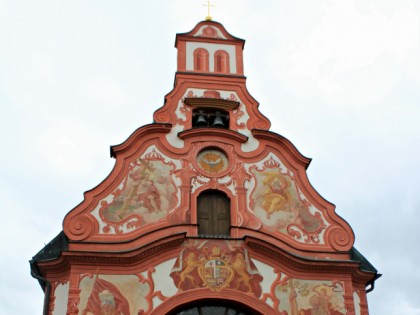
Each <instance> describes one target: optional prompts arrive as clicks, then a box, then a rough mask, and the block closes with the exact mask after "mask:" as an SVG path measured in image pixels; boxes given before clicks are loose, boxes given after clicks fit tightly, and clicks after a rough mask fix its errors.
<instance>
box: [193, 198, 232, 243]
mask: <svg viewBox="0 0 420 315" xmlns="http://www.w3.org/2000/svg"><path fill="white" fill-rule="evenodd" d="M197 223H198V235H199V236H213V237H226V236H229V235H230V233H229V231H230V199H229V198H228V197H227V196H226V194H225V193H223V192H221V191H218V190H206V191H204V192H202V193H201V194H200V195H199V196H198V199H197Z"/></svg>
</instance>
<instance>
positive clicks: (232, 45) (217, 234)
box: [31, 20, 380, 315]
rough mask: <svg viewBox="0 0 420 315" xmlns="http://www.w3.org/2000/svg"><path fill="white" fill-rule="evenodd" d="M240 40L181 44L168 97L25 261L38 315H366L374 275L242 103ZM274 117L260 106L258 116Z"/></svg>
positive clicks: (194, 34) (249, 101)
mask: <svg viewBox="0 0 420 315" xmlns="http://www.w3.org/2000/svg"><path fill="white" fill-rule="evenodd" d="M244 43H245V41H244V40H242V39H239V38H236V37H234V36H232V35H230V34H229V33H228V32H227V31H226V29H225V28H224V26H223V25H222V24H220V23H217V22H214V21H211V20H206V21H202V22H199V23H198V24H197V25H196V26H195V27H194V28H193V29H192V30H191V31H190V32H187V33H182V34H177V35H176V41H175V47H176V48H177V49H178V55H177V72H176V76H175V83H174V88H173V90H172V91H171V92H170V93H168V94H167V95H166V97H165V102H164V104H163V105H162V106H161V107H160V108H159V109H157V110H156V111H155V113H154V115H153V120H154V122H153V123H152V124H150V125H145V126H141V127H140V128H138V129H137V130H136V131H134V132H133V134H131V135H130V136H129V137H128V139H127V140H126V141H124V142H123V143H121V144H119V145H117V146H113V147H111V156H112V157H113V158H115V160H116V162H115V167H114V168H113V170H112V172H111V173H110V175H109V176H108V177H107V178H105V179H104V181H102V182H101V183H100V184H99V185H98V186H97V187H95V188H93V189H92V190H89V191H87V192H86V193H85V194H84V200H83V201H82V202H81V203H80V204H79V205H77V206H76V207H75V208H74V209H72V210H71V211H70V212H69V213H68V214H67V215H66V217H65V218H64V221H63V232H62V233H60V234H59V235H58V236H57V237H56V238H55V239H54V240H52V241H51V242H50V243H49V244H48V245H46V246H45V248H43V249H42V250H41V251H40V252H39V253H38V254H36V255H35V256H34V257H33V259H32V260H31V271H32V275H33V276H34V277H35V278H36V279H38V281H39V282H40V284H41V287H42V288H43V289H44V292H45V301H46V302H45V312H44V313H45V314H54V315H59V314H71V315H76V314H77V315H89V314H95V315H96V314H114V315H116V314H118V315H129V314H136V315H139V314H144V315H149V314H150V315H161V314H171V315H181V314H186V312H187V313H188V314H197V315H198V314H227V313H229V314H231V313H232V314H261V315H267V314H278V315H303V314H307V315H310V314H315V313H316V314H333V315H340V314H349V315H350V314H351V315H353V314H363V315H366V314H368V307H367V298H366V294H367V292H369V291H370V290H372V289H373V287H374V282H375V280H376V279H377V278H379V276H380V274H378V272H377V270H376V269H375V268H374V267H373V266H372V265H371V264H370V263H369V262H368V261H367V260H366V259H365V258H364V257H363V256H362V255H361V254H360V253H359V252H358V251H357V250H356V249H355V248H354V247H353V244H354V233H353V230H352V229H351V227H350V225H349V224H348V223H347V222H346V221H345V220H344V219H342V218H341V217H340V216H338V215H337V213H336V212H335V206H334V205H333V204H332V203H330V202H328V201H327V200H325V199H324V198H323V197H322V196H321V195H320V194H319V193H318V192H317V191H316V190H315V189H314V188H313V187H312V185H311V184H310V182H309V179H308V177H307V173H306V169H307V168H308V167H309V164H310V162H311V159H309V158H307V157H305V156H303V155H302V154H301V153H300V152H299V151H298V150H297V148H296V147H295V146H294V145H293V144H292V143H291V142H290V141H289V140H288V139H286V138H285V137H283V136H281V135H278V134H276V133H274V132H272V131H270V121H269V120H268V119H267V117H265V116H264V115H263V114H262V113H261V112H260V110H259V104H258V102H257V101H256V100H255V99H254V98H253V97H252V96H251V95H250V94H249V92H248V90H247V88H246V78H245V76H244V66H243V49H244ZM265 106H266V108H269V105H265Z"/></svg>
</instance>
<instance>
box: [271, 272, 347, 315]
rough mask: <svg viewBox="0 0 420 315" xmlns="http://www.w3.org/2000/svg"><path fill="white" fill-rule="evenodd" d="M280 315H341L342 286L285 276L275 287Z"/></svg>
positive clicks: (343, 311) (342, 303) (344, 309)
mask: <svg viewBox="0 0 420 315" xmlns="http://www.w3.org/2000/svg"><path fill="white" fill-rule="evenodd" d="M275 294H276V298H277V299H278V300H279V301H280V303H279V311H280V312H281V314H282V315H343V314H346V313H347V312H346V308H345V304H344V285H343V283H342V282H340V281H338V282H333V281H322V280H302V279H292V278H288V277H287V276H286V279H284V280H283V281H282V282H281V284H278V285H277V286H276V290H275Z"/></svg>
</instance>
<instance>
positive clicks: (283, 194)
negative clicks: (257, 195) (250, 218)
mask: <svg viewBox="0 0 420 315" xmlns="http://www.w3.org/2000/svg"><path fill="white" fill-rule="evenodd" d="M264 175H265V179H264V180H263V182H262V184H263V185H264V186H265V187H266V190H265V191H264V193H263V200H264V201H263V205H262V207H263V208H264V210H265V211H266V213H267V218H270V216H271V214H272V213H274V212H277V211H288V212H290V202H291V200H292V198H291V196H290V192H289V187H290V184H289V182H288V181H287V180H286V178H285V177H284V176H282V175H281V174H280V173H279V172H267V173H266V174H264Z"/></svg>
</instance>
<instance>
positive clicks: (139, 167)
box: [99, 149, 178, 232]
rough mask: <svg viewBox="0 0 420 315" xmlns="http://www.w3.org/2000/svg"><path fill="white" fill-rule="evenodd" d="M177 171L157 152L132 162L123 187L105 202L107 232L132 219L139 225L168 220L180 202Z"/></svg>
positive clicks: (101, 212) (103, 216) (101, 214)
mask: <svg viewBox="0 0 420 315" xmlns="http://www.w3.org/2000/svg"><path fill="white" fill-rule="evenodd" d="M174 171H175V164H174V163H173V162H171V161H170V162H166V161H165V159H164V157H163V156H162V154H160V153H158V152H157V151H156V150H155V149H153V150H152V151H151V152H149V153H147V154H145V155H144V156H143V157H140V158H138V159H137V160H136V161H135V162H134V163H131V165H130V167H129V172H128V174H127V175H126V177H125V178H124V181H123V184H122V188H121V187H119V188H117V189H116V190H115V191H114V192H113V193H112V201H111V202H109V203H108V202H107V201H105V199H106V198H105V199H104V200H103V201H101V209H100V210H99V213H100V216H101V218H102V219H103V220H104V222H106V223H107V224H108V225H107V226H106V227H105V229H104V230H105V232H107V230H109V227H110V226H113V225H117V224H118V223H121V222H126V221H128V220H130V219H131V220H132V222H135V223H136V225H137V226H139V225H144V224H147V223H153V222H156V221H158V220H159V219H161V218H163V217H165V216H166V215H167V214H168V212H169V210H171V209H173V207H174V206H176V204H177V202H178V197H177V193H178V189H177V186H176V185H175V182H174V177H175V176H176V175H174ZM120 186H121V185H120ZM133 219H136V220H133Z"/></svg>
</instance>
